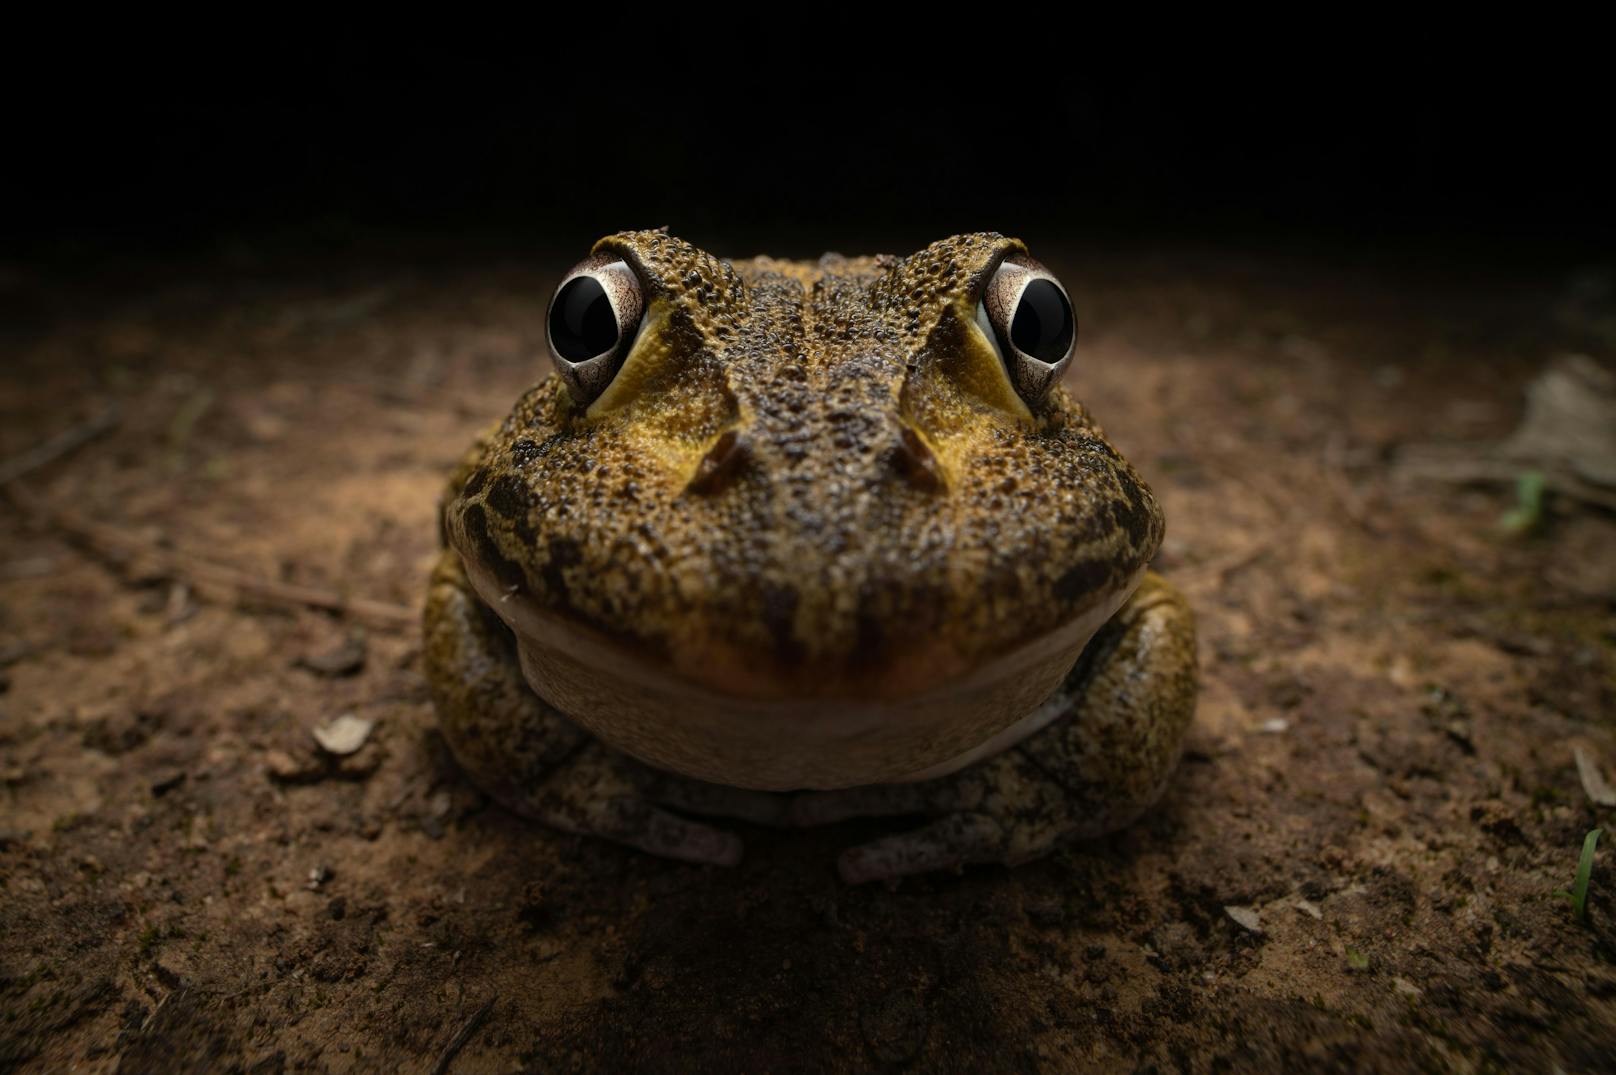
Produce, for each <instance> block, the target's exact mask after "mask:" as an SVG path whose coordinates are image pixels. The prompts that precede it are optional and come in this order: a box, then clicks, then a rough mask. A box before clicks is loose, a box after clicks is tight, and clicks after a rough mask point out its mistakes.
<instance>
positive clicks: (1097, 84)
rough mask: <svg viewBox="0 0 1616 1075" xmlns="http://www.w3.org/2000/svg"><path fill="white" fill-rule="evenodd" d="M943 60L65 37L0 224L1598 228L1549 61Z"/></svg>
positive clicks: (557, 230)
mask: <svg viewBox="0 0 1616 1075" xmlns="http://www.w3.org/2000/svg"><path fill="white" fill-rule="evenodd" d="M625 17H626V16H625ZM982 29H983V32H984V33H987V31H988V28H987V27H986V26H984V27H983V28H982ZM504 36H506V35H505V34H502V33H494V32H490V34H489V37H490V38H500V37H504ZM553 36H554V35H552V38H553ZM654 36H655V32H654V31H651V30H642V31H640V32H639V34H638V37H639V38H641V39H644V38H648V37H654ZM971 47H974V48H977V49H978V53H977V54H976V55H974V57H973V56H972V54H971V53H970V52H969V51H967V52H966V53H964V54H962V55H963V56H965V57H967V58H972V59H973V60H974V62H972V63H968V64H964V65H963V66H961V65H960V64H959V62H958V61H959V60H960V57H959V56H954V57H953V58H952V59H951V61H950V63H948V64H944V63H940V62H939V61H938V59H937V57H936V56H921V57H919V58H918V59H917V60H915V61H913V62H911V63H908V64H897V63H894V62H892V61H891V60H890V58H889V57H884V56H881V55H880V54H872V55H866V56H857V57H849V56H840V55H837V54H834V53H826V54H823V55H820V56H817V57H814V58H803V57H792V58H781V59H780V60H779V62H778V64H774V65H772V66H771V58H772V57H773V56H774V53H773V52H772V50H771V49H764V50H762V51H759V52H753V53H747V54H746V56H745V58H741V57H738V56H736V55H733V54H731V55H728V56H727V57H726V56H717V57H697V56H695V55H693V54H686V53H683V52H681V51H680V50H679V49H678V48H670V49H669V50H668V52H666V53H665V54H663V55H662V56H661V57H660V58H659V59H658V61H657V62H656V63H649V62H647V61H646V60H644V59H643V58H641V59H636V60H634V61H633V62H629V61H627V60H611V59H605V60H601V61H599V62H593V61H591V62H586V63H582V64H579V65H575V66H573V67H569V68H566V69H563V67H562V66H560V65H559V64H558V63H555V62H553V59H554V57H553V55H552V54H553V52H554V48H553V42H552V40H551V39H548V38H547V39H544V41H542V42H537V41H536V43H535V44H534V48H533V50H531V51H523V50H522V49H520V48H519V49H517V50H515V52H514V54H507V55H504V56H500V57H491V56H490V55H489V54H488V51H487V47H486V44H479V45H477V46H475V47H473V46H461V47H443V48H436V49H424V48H419V47H417V48H415V49H413V50H402V51H401V50H399V49H396V48H384V47H380V46H375V47H368V48H367V47H359V48H355V47H340V48H339V47H336V46H331V45H326V46H318V45H310V44H306V43H305V44H296V45H284V46H271V45H257V46H254V47H253V48H252V49H250V50H249V51H247V52H245V53H244V52H243V51H241V47H240V46H239V44H235V45H232V48H228V49H219V50H216V51H215V52H212V53H204V52H202V50H192V49H186V48H181V47H177V46H171V47H169V48H168V49H165V50H163V51H159V52H154V51H151V50H150V49H147V48H133V47H132V48H128V49H116V50H113V51H108V52H103V53H98V54H94V55H87V54H83V53H81V52H78V51H73V52H70V53H68V54H64V55H61V56H50V57H45V58H44V59H42V60H40V61H39V62H37V63H36V66H35V67H34V69H32V70H31V71H30V72H27V73H26V74H25V75H24V76H23V78H22V79H21V80H20V82H19V85H20V86H22V88H21V89H19V90H17V91H16V92H13V93H12V94H11V95H10V97H11V104H10V106H9V107H10V110H11V111H12V112H13V113H14V117H15V122H14V123H13V124H12V134H11V143H12V146H13V149H14V150H15V151H16V152H15V155H14V156H13V164H12V165H11V166H10V167H8V169H7V173H8V176H7V180H6V182H7V186H8V187H9V188H10V189H9V192H8V194H7V197H6V203H7V206H6V208H7V211H6V213H5V215H4V218H3V222H4V228H5V232H6V237H7V239H8V240H9V244H10V245H11V246H12V248H13V249H14V250H20V251H24V252H27V253H29V254H31V255H35V256H38V257H41V258H46V259H56V260H66V261H73V260H81V261H82V260H83V259H85V258H86V256H87V255H91V256H93V255H95V254H98V253H99V254H103V255H113V254H121V253H130V252H134V253H139V254H143V255H150V254H156V253H161V254H168V253H183V252H188V251H195V250H207V249H216V248H218V247H220V246H221V245H228V244H232V243H235V244H241V243H248V244H254V245H256V246H259V247H264V246H269V247H273V246H276V245H301V246H305V247H307V246H310V245H313V246H316V247H349V246H360V247H363V246H364V245H365V244H367V243H372V242H378V241H380V239H381V237H387V238H388V239H390V240H396V239H400V238H403V239H406V240H408V241H417V240H419V241H436V240H442V239H445V238H448V239H450V240H451V241H452V242H454V243H460V244H466V243H476V244H495V245H499V246H505V247H509V248H511V249H523V248H535V247H538V248H543V249H551V248H556V247H559V248H564V249H571V248H575V247H576V248H581V247H582V246H584V245H585V244H587V243H588V242H590V241H591V240H592V239H593V238H595V237H597V236H599V235H601V234H603V233H606V232H610V231H615V230H618V229H620V228H627V227H644V226H657V225H662V224H667V225H670V226H671V227H672V228H673V230H674V231H675V232H676V233H678V234H681V235H684V236H685V237H687V238H690V239H692V240H695V241H697V242H699V243H701V244H702V245H704V246H707V247H708V248H709V249H714V250H715V251H718V252H721V253H729V254H736V255H747V254H750V253H754V252H758V251H767V252H770V253H775V254H779V255H793V254H795V255H807V254H814V253H818V252H819V251H821V250H824V249H841V250H843V251H844V252H848V253H856V252H870V251H873V250H875V249H888V250H896V251H906V250H908V249H912V248H914V247H916V246H918V245H921V244H923V243H925V242H926V241H929V240H930V239H932V238H935V237H937V236H940V235H943V234H947V233H949V232H953V231H960V230H967V229H993V230H1000V231H1006V232H1010V233H1014V234H1020V235H1022V236H1023V237H1025V238H1027V239H1028V240H1029V241H1031V242H1033V243H1034V245H1035V247H1036V246H1037V245H1038V244H1039V243H1041V242H1043V243H1047V242H1049V241H1050V239H1049V236H1051V235H1052V234H1054V235H1057V236H1058V237H1059V239H1060V240H1061V241H1063V242H1067V243H1070V242H1080V241H1095V242H1109V241H1126V242H1136V241H1146V242H1158V241H1159V242H1166V243H1184V242H1192V243H1198V242H1211V243H1218V244H1225V245H1227V244H1254V245H1304V246H1310V247H1316V248H1319V249H1325V250H1335V251H1340V252H1342V253H1347V252H1351V251H1354V250H1364V249H1371V250H1382V251H1388V250H1396V251H1402V252H1422V253H1424V254H1426V255H1430V256H1437V257H1449V258H1452V259H1455V260H1472V259H1476V258H1484V259H1485V258H1520V257H1533V256H1539V255H1546V256H1552V257H1556V258H1559V257H1570V258H1576V257H1587V256H1589V255H1591V254H1597V253H1599V252H1602V251H1603V250H1604V249H1606V248H1607V247H1608V246H1609V244H1610V243H1611V240H1612V238H1613V228H1612V214H1611V211H1610V206H1609V202H1610V198H1609V194H1608V188H1609V181H1608V173H1607V172H1606V171H1605V169H1604V168H1603V167H1602V165H1601V163H1600V158H1601V157H1602V155H1603V143H1605V142H1607V141H1608V140H1609V126H1610V125H1609V108H1608V98H1609V97H1610V94H1609V91H1608V87H1607V86H1605V85H1604V84H1603V83H1601V82H1600V81H1599V78H1598V69H1597V68H1596V67H1593V66H1588V65H1586V64H1582V63H1579V62H1576V61H1574V60H1570V59H1567V60H1565V62H1563V63H1562V62H1559V58H1558V57H1557V56H1555V55H1554V54H1553V50H1550V51H1549V52H1548V53H1547V54H1545V52H1544V50H1543V49H1542V48H1535V49H1534V52H1535V54H1536V60H1537V61H1538V62H1536V63H1535V64H1534V65H1533V66H1530V67H1527V66H1523V65H1522V64H1521V63H1520V62H1518V61H1519V60H1520V59H1521V56H1519V55H1507V54H1506V55H1504V56H1501V57H1499V58H1498V59H1497V60H1496V61H1486V62H1479V63H1472V64H1468V65H1465V67H1464V68H1463V69H1458V68H1455V67H1451V66H1442V65H1439V64H1436V63H1435V62H1434V61H1433V60H1432V59H1431V57H1430V56H1423V55H1417V56H1416V57H1415V58H1413V59H1408V58H1405V59H1403V60H1401V61H1399V62H1396V63H1391V62H1386V61H1384V60H1382V59H1381V58H1380V57H1378V56H1376V55H1373V54H1372V53H1369V52H1360V53H1357V54H1353V55H1349V56H1345V57H1342V58H1338V59H1337V60H1335V61H1333V62H1322V61H1320V60H1319V59H1318V57H1316V56H1314V55H1312V54H1311V53H1308V52H1306V51H1305V50H1303V51H1301V52H1298V53H1297V54H1295V55H1291V56H1290V58H1289V59H1285V60H1279V59H1275V58H1273V57H1274V56H1277V55H1281V54H1284V50H1279V49H1276V50H1274V52H1273V53H1270V54H1258V55H1257V56H1255V57H1240V58H1234V57H1228V58H1222V57H1217V56H1215V55H1214V56H1213V59H1215V60H1217V61H1218V62H1215V63H1202V64H1200V65H1196V66H1193V67H1186V66H1184V65H1181V64H1180V63H1178V62H1177V61H1176V60H1174V61H1169V60H1167V59H1165V58H1162V57H1152V56H1150V55H1149V54H1148V53H1146V54H1144V55H1142V56H1141V57H1140V58H1139V59H1138V60H1137V61H1131V62H1129V63H1127V64H1115V63H1114V64H1113V65H1112V66H1110V67H1109V68H1108V69H1107V70H1105V71H1103V72H1091V71H1089V69H1088V67H1087V65H1086V64H1085V63H1084V62H1083V57H1082V54H1081V53H1074V54H1069V55H1052V56H1050V57H1046V58H1033V57H1023V58H1020V59H1019V60H1017V59H1015V58H1003V57H995V56H992V55H989V54H988V53H987V52H986V51H985V48H984V47H983V46H982V44H981V43H980V42H978V43H976V44H975V45H974V46H971ZM202 55H207V56H211V58H206V59H199V58H198V57H199V56H202ZM606 55H607V56H610V55H611V53H610V51H609V50H608V51H607V53H606ZM631 73H632V75H633V77H630V76H631ZM23 84H25V85H23Z"/></svg>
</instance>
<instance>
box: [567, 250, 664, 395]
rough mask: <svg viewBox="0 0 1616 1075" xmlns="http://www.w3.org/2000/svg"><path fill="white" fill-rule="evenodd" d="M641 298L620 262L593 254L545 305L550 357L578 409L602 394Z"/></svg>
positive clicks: (627, 343)
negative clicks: (547, 304)
mask: <svg viewBox="0 0 1616 1075" xmlns="http://www.w3.org/2000/svg"><path fill="white" fill-rule="evenodd" d="M644 312H645V298H644V295H643V293H642V292H641V290H640V281H639V278H638V277H637V276H635V275H634V270H633V269H631V268H629V267H628V264H627V263H626V262H625V261H623V260H622V259H621V258H617V257H613V256H612V255H610V254H597V255H595V256H594V257H591V258H587V259H586V260H584V261H581V262H579V263H578V264H577V265H576V266H574V267H573V269H572V271H571V272H569V273H568V274H567V275H566V277H565V279H563V280H562V281H561V286H560V287H558V288H556V293H555V298H553V299H551V300H550V316H549V319H548V322H547V330H548V335H549V338H550V357H551V358H552V359H554V360H555V367H556V372H557V373H559V374H560V375H561V379H562V380H563V381H565V382H566V385H567V390H568V391H569V392H570V393H572V398H573V399H574V400H576V401H577V402H578V403H579V404H580V405H583V404H587V403H589V402H591V401H592V400H594V399H595V397H597V396H599V395H600V394H601V393H602V392H604V391H606V386H607V385H609V384H611V383H612V378H613V377H615V376H617V371H618V369H619V368H621V366H622V365H623V359H625V358H626V357H628V352H629V349H630V348H631V347H633V345H634V339H635V337H636V336H637V335H638V333H639V328H640V319H641V315H642V314H643V313H644Z"/></svg>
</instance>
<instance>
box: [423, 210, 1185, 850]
mask: <svg viewBox="0 0 1616 1075" xmlns="http://www.w3.org/2000/svg"><path fill="white" fill-rule="evenodd" d="M596 250H597V257H598V258H604V259H611V258H619V259H621V262H620V265H622V266H627V268H626V269H623V270H622V271H624V272H629V271H631V272H632V274H633V276H632V280H633V284H634V286H635V287H636V288H638V289H642V290H643V298H644V313H643V317H642V318H641V319H640V321H639V322H638V324H637V325H636V326H634V331H635V335H634V336H633V337H632V346H629V338H628V337H625V338H624V346H623V356H622V357H621V358H620V359H619V362H620V368H617V369H615V370H614V372H613V373H612V375H611V377H610V379H609V381H606V382H604V383H603V386H598V387H594V388H591V389H589V391H590V392H592V393H594V394H595V398H593V399H590V400H588V401H587V402H586V401H584V400H580V399H579V398H577V395H578V390H576V389H574V390H571V391H569V385H573V384H576V383H577V382H576V379H575V380H574V381H572V382H568V383H567V384H564V383H563V381H562V379H561V378H559V377H551V378H549V379H547V380H545V381H543V382H541V383H540V384H539V385H537V386H536V387H535V388H533V389H532V390H530V391H529V392H528V393H527V394H526V395H525V396H524V397H523V398H522V400H520V401H519V402H518V404H517V406H516V408H515V410H514V411H513V413H512V414H511V415H510V416H509V417H508V418H507V419H506V420H505V421H504V422H503V423H501V424H500V425H499V426H498V427H496V428H495V429H494V430H492V431H491V432H490V433H489V434H488V435H487V436H486V437H485V438H484V439H483V440H482V441H481V442H479V444H478V445H477V446H476V447H475V448H474V449H473V451H472V452H471V453H470V455H468V457H467V460H466V462H465V463H464V464H463V465H462V467H461V468H460V469H459V470H458V471H457V473H456V474H455V476H454V477H453V478H452V479H451V482H450V487H449V490H448V493H447V496H446V499H445V505H444V532H445V536H446V538H447V545H448V547H447V548H446V549H445V551H444V553H443V555H442V557H441V559H440V562H439V564H438V567H437V569H436V571H435V572H434V575H433V580H432V587H431V591H430V594H429V599H428V604H427V610H426V622H425V630H426V651H425V652H426V668H427V675H428V679H429V682H430V684H431V687H432V690H433V694H434V698H435V700H436V702H437V705H438V708H439V711H440V714H441V718H442V723H443V728H444V732H445V735H446V737H447V738H448V740H449V742H450V744H451V746H452V747H453V749H454V750H455V753H456V755H457V757H458V758H459V759H460V761H461V762H462V764H463V765H464V766H465V767H466V769H467V770H468V772H469V773H470V774H471V776H472V777H473V779H475V780H476V781H477V782H478V783H479V784H481V785H482V786H483V787H485V788H486V789H487V790H489V791H490V792H491V793H492V794H494V795H495V796H496V797H498V798H499V799H500V800H501V801H503V802H505V803H506V804H508V805H509V806H511V807H512V808H514V809H517V810H518V811H520V812H523V813H526V814H529V815H531V816H535V817H538V818H540V819H541V820H544V821H547V822H549V823H550V824H553V825H556V826H559V827H561V828H565V829H568V830H570V831H575V832H585V833H593V834H597V835H601V836H604V837H607V838H610V839H615V840H619V841H622V842H625V843H629V844H633V845H635V846H639V847H642V848H645V849H646V850H649V851H653V852H655V853H659V854H665V855H671V856H674V857H679V858H685V859H690V860H695V861H711V862H733V861H735V860H736V859H737V858H738V857H739V854H740V844H739V841H738V840H737V839H736V838H735V837H733V836H731V835H729V834H727V833H724V832H721V831H719V830H717V829H714V828H712V827H709V826H707V825H705V824H701V823H698V822H695V821H691V820H688V819H686V818H684V817H682V816H680V815H679V814H675V813H671V812H669V811H668V810H666V809H665V807H668V806H672V807H674V808H676V809H679V810H682V811H684V812H688V813H706V814H721V815H730V816H736V817H741V818H745V819H748V820H752V821H759V822H765V823H797V824H814V823H820V822H825V821H832V820H836V819H838V818H841V817H846V816H851V815H854V814H864V813H929V814H937V815H940V816H939V818H938V820H936V821H934V822H933V823H932V824H931V825H929V826H927V827H926V828H923V829H920V830H917V831H916V832H912V833H907V834H902V835H898V836H894V837H890V838H888V839H886V840H882V841H878V842H876V843H875V844H872V845H869V846H867V847H864V848H858V849H855V850H853V851H850V852H848V853H847V854H846V855H845V856H844V857H843V861H842V871H843V874H844V876H846V877H848V878H849V879H850V880H866V879H871V878H878V877H891V876H897V875H900V874H904V873H911V872H917V871H920V870H926V869H934V868H938V867H942V866H948V865H954V864H958V863H962V862H976V861H1005V862H1016V861H1021V860H1024V859H1027V858H1032V857H1035V856H1037V855H1039V854H1041V853H1043V852H1045V851H1047V850H1049V849H1050V848H1051V847H1053V846H1054V845H1055V843H1056V842H1058V841H1059V840H1062V839H1066V838H1077V837H1084V836H1093V835H1098V834H1100V833H1103V832H1106V831H1110V830H1112V829H1115V828H1117V827H1119V826H1121V825H1123V824H1126V823H1127V822H1128V821H1130V820H1132V819H1133V818H1134V817H1136V816H1137V815H1138V814H1139V813H1140V812H1141V811H1142V810H1143V809H1144V808H1145V807H1147V806H1148V805H1149V804H1150V803H1151V802H1153V801H1154V800H1155V799H1156V797H1157V796H1159V794H1160V792H1161V790H1162V789H1163V787H1164V786H1165V781H1166V779H1167V777H1168V775H1169V773H1170V771H1171V769H1172V767H1173V764H1174V763H1175V761H1176V759H1177V756H1178V753H1179V747H1180V743H1181V741H1182V738H1183V734H1184V731H1185V729H1186V727H1187V725H1188V723H1189V720H1190V718H1191V715H1192V712H1193V708H1194V698H1195V689H1196V688H1195V657H1194V632H1193V626H1192V620H1191V616H1190V614H1189V612H1188V609H1187V608H1186V607H1185V605H1184V604H1183V602H1182V600H1181V599H1180V598H1179V597H1178V596H1177V594H1176V593H1175V592H1174V591H1173V590H1172V589H1171V588H1170V587H1169V586H1168V585H1167V584H1166V583H1165V582H1163V581H1162V580H1160V579H1159V578H1158V577H1157V576H1155V575H1153V574H1150V573H1149V572H1147V570H1146V564H1147V563H1148V561H1149V559H1150V557H1151V556H1152V555H1153V554H1154V552H1155V549H1156V547H1157V546H1158V545H1159V543H1160V540H1161V533H1162V520H1161V514H1160V511H1159V509H1158V508H1157V506H1156V503H1155V500H1154V498H1153V497H1152V495H1151V494H1150V491H1149V489H1148V488H1147V487H1146V486H1145V484H1144V482H1143V481H1142V480H1141V479H1140V478H1139V477H1138V475H1137V474H1136V473H1135V472H1134V471H1133V469H1132V468H1131V467H1130V466H1129V465H1128V464H1127V463H1126V461H1124V460H1123V459H1122V458H1121V457H1120V456H1119V455H1118V454H1117V453H1116V451H1115V450H1114V449H1113V448H1112V447H1111V446H1110V444H1109V443H1108V442H1107V441H1106V440H1105V438H1104V435H1103V434H1102V433H1101V431H1100V430H1099V428H1098V427H1097V426H1095V425H1094V423H1093V422H1092V421H1091V420H1090V419H1089V418H1088V416H1087V414H1086V412H1085V411H1084V410H1083V409H1082V407H1081V406H1080V405H1078V404H1077V403H1076V402H1075V401H1073V400H1072V399H1071V398H1070V397H1069V396H1068V395H1067V394H1066V393H1065V391H1064V390H1063V389H1061V388H1059V387H1056V388H1054V389H1053V390H1048V389H1043V388H1040V387H1038V385H1037V382H1036V380H1034V381H1032V382H1028V381H1026V380H1024V379H1022V380H1018V379H1016V378H1015V377H1012V376H1011V374H1010V373H1009V372H1007V363H1006V360H1004V359H1002V358H1001V352H1002V351H1003V350H1004V348H1005V347H1007V346H1008V344H1007V343H1006V341H1005V340H1004V339H1003V338H1000V339H999V342H998V343H995V342H994V337H993V336H992V333H993V332H994V329H993V326H992V325H990V324H988V322H987V321H986V320H984V318H985V317H986V313H985V312H983V311H984V307H983V306H980V305H979V301H980V299H981V294H982V289H983V287H984V281H985V280H986V279H988V278H989V277H990V276H991V275H992V274H994V273H995V272H996V271H997V269H998V268H999V267H1000V266H1001V265H1002V264H1003V263H1004V262H1005V261H1006V259H1009V258H1015V259H1021V258H1024V256H1025V251H1024V248H1022V247H1021V245H1020V244H1019V243H1018V242H1016V241H1014V240H1009V239H1005V238H1003V237H1002V236H998V235H991V234H979V235H966V236H957V237H954V238H952V239H948V240H944V241H942V242H940V243H935V244H933V245H932V246H930V247H928V248H926V250H924V251H921V252H920V253H918V254H916V255H914V256H912V257H910V258H904V259H898V258H886V257H881V258H856V259H852V258H840V257H837V256H835V255H827V256H826V257H825V258H822V259H820V260H819V261H818V262H817V263H809V262H782V261H776V260H773V259H769V258H757V259H753V260H752V261H750V262H737V263H734V264H731V263H727V262H723V261H720V260H718V259H716V258H713V257H711V256H710V255H707V254H705V253H703V252H702V251H700V250H697V249H696V248H694V247H692V246H690V245H689V244H687V243H684V242H681V241H679V240H677V239H674V238H672V237H669V236H667V235H665V234H663V233H660V232H632V233H623V234H621V235H617V236H612V237H610V238H608V239H605V240H602V242H601V243H600V244H598V245H597V248H596ZM1031 264H1033V265H1036V263H1031ZM1040 268H1041V267H1040ZM988 307H989V308H991V299H990V300H989V302H988ZM996 347H997V348H998V350H996V349H995V348H996ZM1031 365H1033V366H1037V363H1032V364H1031ZM1041 368H1042V367H1040V369H1041ZM1062 368H1063V367H1062ZM1036 372H1037V371H1035V373H1036ZM1056 375H1057V376H1058V370H1057V371H1056ZM1017 376H1018V377H1019V376H1021V373H1020V371H1017ZM1028 383H1032V384H1033V385H1034V388H1033V390H1032V391H1031V392H1029V390H1028V389H1027V388H1026V387H1025V385H1026V384H1028ZM1018 385H1019V386H1022V387H1021V388H1020V389H1019V390H1018ZM1034 393H1035V394H1034ZM636 759H637V760H636ZM786 791H798V792H799V793H798V794H796V795H790V796H788V795H782V794H779V792H786Z"/></svg>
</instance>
